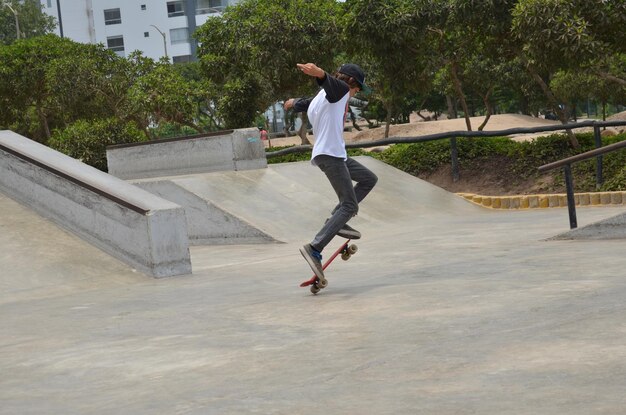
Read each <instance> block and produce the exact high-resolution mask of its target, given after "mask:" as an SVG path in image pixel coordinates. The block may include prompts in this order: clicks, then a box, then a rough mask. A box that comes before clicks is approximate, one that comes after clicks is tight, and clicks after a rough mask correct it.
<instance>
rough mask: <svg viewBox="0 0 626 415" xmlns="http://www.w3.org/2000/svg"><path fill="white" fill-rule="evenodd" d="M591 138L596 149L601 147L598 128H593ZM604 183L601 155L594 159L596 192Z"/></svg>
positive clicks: (600, 136)
mask: <svg viewBox="0 0 626 415" xmlns="http://www.w3.org/2000/svg"><path fill="white" fill-rule="evenodd" d="M593 137H594V139H595V141H596V148H600V147H602V134H600V126H598V125H594V126H593ZM603 183H604V178H603V177H602V154H600V155H598V156H597V157H596V190H597V189H599V188H600V187H601V186H602V184H603Z"/></svg>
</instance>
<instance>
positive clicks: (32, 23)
mask: <svg viewBox="0 0 626 415" xmlns="http://www.w3.org/2000/svg"><path fill="white" fill-rule="evenodd" d="M3 3H4V4H3ZM42 7H43V6H42V4H41V3H40V2H39V1H37V0H26V1H20V0H3V1H0V45H2V44H4V45H8V44H10V43H13V42H14V41H15V40H16V38H17V29H16V21H15V14H14V13H13V11H15V12H16V13H17V21H18V24H19V29H20V38H29V37H34V36H41V35H44V34H46V33H51V32H52V31H53V30H54V27H55V19H54V18H53V17H51V16H48V15H46V14H45V13H43V12H42Z"/></svg>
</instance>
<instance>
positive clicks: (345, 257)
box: [341, 251, 351, 261]
mask: <svg viewBox="0 0 626 415" xmlns="http://www.w3.org/2000/svg"><path fill="white" fill-rule="evenodd" d="M350 256H351V254H350V252H348V251H346V252H342V253H341V259H343V260H344V261H347V260H349V259H350Z"/></svg>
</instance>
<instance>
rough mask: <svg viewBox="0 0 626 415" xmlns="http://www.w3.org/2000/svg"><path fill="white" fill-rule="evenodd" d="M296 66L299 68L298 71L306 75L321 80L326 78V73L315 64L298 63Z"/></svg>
mask: <svg viewBox="0 0 626 415" xmlns="http://www.w3.org/2000/svg"><path fill="white" fill-rule="evenodd" d="M296 66H298V69H300V70H301V71H302V72H304V73H305V74H306V75H309V76H314V77H316V78H319V79H322V78H323V77H324V76H326V72H324V70H323V69H322V68H320V67H318V66H317V65H316V64H314V63H298V64H296Z"/></svg>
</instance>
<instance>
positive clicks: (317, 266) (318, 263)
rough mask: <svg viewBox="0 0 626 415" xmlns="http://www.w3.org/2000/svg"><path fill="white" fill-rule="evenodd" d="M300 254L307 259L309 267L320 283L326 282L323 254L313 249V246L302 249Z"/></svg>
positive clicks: (305, 246) (309, 245)
mask: <svg viewBox="0 0 626 415" xmlns="http://www.w3.org/2000/svg"><path fill="white" fill-rule="evenodd" d="M300 253H301V254H302V256H303V257H304V259H306V262H308V263H309V266H310V267H311V269H312V270H313V272H314V273H315V275H317V278H319V280H320V281H326V278H325V277H324V268H322V254H320V253H319V252H318V251H316V250H315V249H313V247H312V246H311V244H306V245H304V246H303V247H302V248H300Z"/></svg>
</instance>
